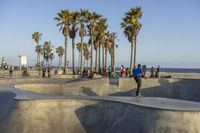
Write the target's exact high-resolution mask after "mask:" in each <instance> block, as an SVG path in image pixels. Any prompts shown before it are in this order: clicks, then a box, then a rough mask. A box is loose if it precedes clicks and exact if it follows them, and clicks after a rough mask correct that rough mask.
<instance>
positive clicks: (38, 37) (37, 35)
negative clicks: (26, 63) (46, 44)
mask: <svg viewBox="0 0 200 133" xmlns="http://www.w3.org/2000/svg"><path fill="white" fill-rule="evenodd" d="M41 36H42V34H41V33H39V32H34V33H33V34H32V39H33V40H34V41H35V42H36V43H37V46H36V50H35V51H36V52H37V65H38V64H39V63H40V54H41V51H40V47H41V46H39V41H40V40H41Z"/></svg>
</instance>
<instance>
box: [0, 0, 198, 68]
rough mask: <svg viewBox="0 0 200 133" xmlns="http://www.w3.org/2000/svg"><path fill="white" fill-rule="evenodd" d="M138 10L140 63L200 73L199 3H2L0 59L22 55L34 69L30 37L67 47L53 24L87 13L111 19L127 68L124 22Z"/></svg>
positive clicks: (3, 0)
mask: <svg viewBox="0 0 200 133" xmlns="http://www.w3.org/2000/svg"><path fill="white" fill-rule="evenodd" d="M135 6H141V7H142V10H143V17H142V20H141V22H142V25H143V27H142V29H141V31H140V34H139V38H138V47H137V61H138V63H143V64H147V65H149V66H151V65H161V67H190V68H200V1H199V0H0V46H1V48H0V58H2V56H6V57H7V60H8V63H17V59H18V57H17V55H19V54H21V55H27V56H28V59H29V64H33V63H35V59H36V55H35V52H34V48H35V43H34V41H33V40H32V38H31V35H32V33H33V32H35V31H39V32H41V33H42V34H43V37H42V40H41V42H42V43H43V42H44V41H51V42H52V44H53V45H54V48H55V47H57V46H59V45H63V43H64V37H63V35H62V34H61V33H60V32H59V31H58V27H56V21H55V20H54V19H53V18H54V17H55V16H56V15H57V12H59V11H60V10H61V9H69V10H71V11H73V10H79V9H80V8H87V9H89V10H90V11H95V12H98V13H100V14H102V15H103V16H104V17H106V18H107V19H108V24H109V30H110V31H114V32H117V33H118V37H119V41H118V42H117V43H118V44H119V49H118V50H117V64H118V65H120V64H125V65H128V64H129V60H130V44H129V42H128V41H127V39H126V38H125V36H124V35H123V29H121V28H120V22H121V19H122V18H123V16H124V13H125V12H126V11H128V10H129V9H130V8H131V7H135ZM78 40H79V37H78V39H77V41H78ZM56 57H57V56H56ZM69 59H70V61H71V40H69Z"/></svg>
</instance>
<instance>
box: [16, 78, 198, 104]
mask: <svg viewBox="0 0 200 133" xmlns="http://www.w3.org/2000/svg"><path fill="white" fill-rule="evenodd" d="M199 81H200V80H198V79H147V80H145V79H144V80H143V81H142V90H141V93H142V95H143V96H145V97H164V98H172V99H181V100H189V101H198V102H199V101H200V82H199ZM15 87H16V88H19V89H23V90H26V91H30V92H35V93H41V94H57V95H85V96H87V95H88V96H108V95H110V96H134V95H135V91H136V83H135V81H134V79H127V78H120V79H116V82H114V81H113V80H112V81H111V82H110V79H94V80H84V81H78V82H68V83H67V84H66V83H62V84H54V83H51V84H19V85H16V86H15Z"/></svg>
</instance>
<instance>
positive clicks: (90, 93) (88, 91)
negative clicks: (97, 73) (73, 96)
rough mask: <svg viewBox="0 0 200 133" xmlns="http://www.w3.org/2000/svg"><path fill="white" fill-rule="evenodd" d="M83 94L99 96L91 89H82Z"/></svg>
mask: <svg viewBox="0 0 200 133" xmlns="http://www.w3.org/2000/svg"><path fill="white" fill-rule="evenodd" d="M81 92H82V93H83V94H85V95H87V96H98V95H97V93H96V92H94V91H92V88H90V87H81Z"/></svg>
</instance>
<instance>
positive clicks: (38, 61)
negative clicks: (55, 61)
mask: <svg viewBox="0 0 200 133" xmlns="http://www.w3.org/2000/svg"><path fill="white" fill-rule="evenodd" d="M38 64H39V53H37V65H38Z"/></svg>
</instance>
